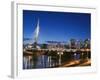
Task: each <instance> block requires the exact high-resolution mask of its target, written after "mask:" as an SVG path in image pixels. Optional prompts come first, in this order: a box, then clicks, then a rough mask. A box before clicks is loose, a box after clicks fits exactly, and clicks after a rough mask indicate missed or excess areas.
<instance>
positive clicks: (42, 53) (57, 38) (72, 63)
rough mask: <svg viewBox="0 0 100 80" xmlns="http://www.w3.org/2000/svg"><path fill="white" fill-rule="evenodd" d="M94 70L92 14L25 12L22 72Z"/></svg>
mask: <svg viewBox="0 0 100 80" xmlns="http://www.w3.org/2000/svg"><path fill="white" fill-rule="evenodd" d="M80 66H91V14H90V13H76V12H53V11H33V10H23V69H42V68H58V67H80Z"/></svg>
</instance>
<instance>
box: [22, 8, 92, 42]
mask: <svg viewBox="0 0 100 80" xmlns="http://www.w3.org/2000/svg"><path fill="white" fill-rule="evenodd" d="M38 19H39V23H40V24H39V26H40V31H39V39H38V42H39V43H44V42H45V41H52V40H53V41H66V42H67V41H68V40H70V39H71V38H74V39H77V40H80V39H81V40H84V39H86V38H89V39H90V38H91V15H90V14H89V13H75V12H74V13H70V12H48V11H31V10H23V37H24V39H23V40H24V41H27V42H30V41H33V40H30V39H33V37H34V30H35V28H36V25H37V22H38Z"/></svg>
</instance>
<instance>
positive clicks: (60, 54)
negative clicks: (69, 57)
mask: <svg viewBox="0 0 100 80" xmlns="http://www.w3.org/2000/svg"><path fill="white" fill-rule="evenodd" d="M57 54H58V55H59V63H58V64H59V66H60V65H61V61H62V60H61V56H62V55H63V52H58V53H57Z"/></svg>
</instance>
